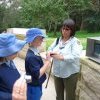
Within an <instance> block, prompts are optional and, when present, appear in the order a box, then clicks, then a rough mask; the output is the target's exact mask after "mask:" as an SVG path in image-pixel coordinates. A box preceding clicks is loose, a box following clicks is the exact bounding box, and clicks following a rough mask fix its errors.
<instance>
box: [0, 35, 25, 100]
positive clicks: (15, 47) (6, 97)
mask: <svg viewBox="0 0 100 100" xmlns="http://www.w3.org/2000/svg"><path fill="white" fill-rule="evenodd" d="M25 44H26V42H25V41H22V40H18V39H17V38H16V37H15V35H13V34H11V33H2V34H0V100H26V81H25V79H24V76H21V75H20V73H19V72H18V70H17V69H16V67H15V65H14V63H13V59H14V58H15V57H16V56H17V53H18V52H19V51H20V50H21V49H22V48H23V47H24V45H25Z"/></svg>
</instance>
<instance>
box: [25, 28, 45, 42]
mask: <svg viewBox="0 0 100 100" xmlns="http://www.w3.org/2000/svg"><path fill="white" fill-rule="evenodd" d="M38 36H41V37H43V38H45V37H46V35H45V34H44V33H43V32H42V31H41V29H39V28H31V29H29V30H28V31H27V32H26V38H25V41H26V42H27V43H31V42H32V41H34V39H35V38H36V37H38Z"/></svg>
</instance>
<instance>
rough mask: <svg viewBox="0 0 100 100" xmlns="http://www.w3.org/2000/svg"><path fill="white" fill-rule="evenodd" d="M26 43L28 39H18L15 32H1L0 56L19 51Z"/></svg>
mask: <svg viewBox="0 0 100 100" xmlns="http://www.w3.org/2000/svg"><path fill="white" fill-rule="evenodd" d="M25 44H26V41H22V40H19V39H17V38H16V36H15V35H14V34H11V33H2V34H0V57H6V56H10V55H12V54H14V53H17V52H18V51H20V50H21V49H22V48H23V46H24V45H25Z"/></svg>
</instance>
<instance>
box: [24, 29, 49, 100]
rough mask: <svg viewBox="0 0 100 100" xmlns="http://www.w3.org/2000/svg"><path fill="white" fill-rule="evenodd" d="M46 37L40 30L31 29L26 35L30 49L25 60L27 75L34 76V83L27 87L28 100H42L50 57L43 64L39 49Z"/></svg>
mask: <svg viewBox="0 0 100 100" xmlns="http://www.w3.org/2000/svg"><path fill="white" fill-rule="evenodd" d="M45 37H46V36H45V35H44V34H43V32H42V31H41V29H39V28H31V29H29V30H28V31H27V33H26V39H25V40H26V41H27V43H29V49H28V51H27V55H26V58H25V69H26V74H28V75H31V76H32V82H31V83H28V85H27V100H40V98H41V96H42V84H43V83H44V81H45V80H46V74H45V72H46V70H47V69H48V68H49V64H50V57H48V58H47V59H46V61H45V63H43V60H42V58H41V56H40V54H39V50H38V47H39V46H41V44H42V42H43V39H44V38H45Z"/></svg>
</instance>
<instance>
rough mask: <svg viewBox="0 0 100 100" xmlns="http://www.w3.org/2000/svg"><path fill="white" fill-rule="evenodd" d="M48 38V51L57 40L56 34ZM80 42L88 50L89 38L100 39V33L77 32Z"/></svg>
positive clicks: (23, 36) (19, 36) (20, 37)
mask: <svg viewBox="0 0 100 100" xmlns="http://www.w3.org/2000/svg"><path fill="white" fill-rule="evenodd" d="M57 34H58V35H57V37H59V36H60V33H57ZM47 35H48V38H46V49H48V47H49V46H50V45H51V44H52V43H53V41H54V40H55V39H56V36H53V35H54V34H53V33H48V34H47ZM75 36H76V37H77V38H78V39H79V40H80V42H81V43H82V45H83V49H84V50H85V49H86V43H87V38H88V37H98V36H99V37H100V32H98V33H87V32H85V31H78V32H76V35H75ZM17 37H18V38H19V39H22V40H23V39H24V38H25V35H20V34H18V35H17Z"/></svg>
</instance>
